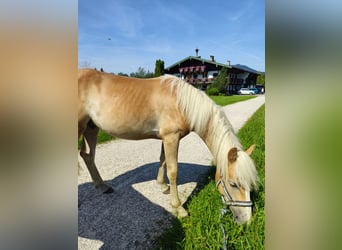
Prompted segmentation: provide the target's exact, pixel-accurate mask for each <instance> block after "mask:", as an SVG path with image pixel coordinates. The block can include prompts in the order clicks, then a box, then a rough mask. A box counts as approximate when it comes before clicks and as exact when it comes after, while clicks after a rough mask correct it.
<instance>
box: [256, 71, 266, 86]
mask: <svg viewBox="0 0 342 250" xmlns="http://www.w3.org/2000/svg"><path fill="white" fill-rule="evenodd" d="M256 84H258V85H265V74H262V73H259V74H258V77H257V79H256Z"/></svg>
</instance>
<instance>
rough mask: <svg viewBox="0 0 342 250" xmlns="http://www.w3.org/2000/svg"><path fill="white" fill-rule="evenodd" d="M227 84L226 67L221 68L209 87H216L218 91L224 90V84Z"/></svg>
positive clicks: (223, 91)
mask: <svg viewBox="0 0 342 250" xmlns="http://www.w3.org/2000/svg"><path fill="white" fill-rule="evenodd" d="M228 84H229V79H228V72H227V68H222V69H221V70H220V73H219V74H218V76H217V77H216V78H215V80H214V82H213V83H212V84H211V86H210V88H211V87H213V88H217V89H218V91H219V93H225V92H226V86H227V85H228Z"/></svg>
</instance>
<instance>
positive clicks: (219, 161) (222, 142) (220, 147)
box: [162, 75, 257, 189]
mask: <svg viewBox="0 0 342 250" xmlns="http://www.w3.org/2000/svg"><path fill="white" fill-rule="evenodd" d="M162 83H168V84H169V85H170V91H171V93H174V92H175V91H176V94H177V102H178V106H179V108H180V110H181V112H182V113H183V115H184V116H185V117H186V120H187V122H188V123H189V126H190V130H191V131H194V132H196V133H197V134H198V135H199V136H200V137H201V138H202V139H203V140H204V141H205V142H206V144H207V146H208V148H209V149H210V151H211V153H212V154H213V156H214V160H215V162H216V165H217V168H218V170H219V171H220V172H221V173H222V175H223V176H225V177H226V178H228V168H227V166H228V151H229V150H230V149H231V148H233V147H236V148H237V149H238V158H237V161H236V166H235V171H234V173H235V176H236V178H237V179H238V180H239V182H240V184H241V185H242V186H243V187H245V188H247V189H252V187H253V186H254V187H256V184H257V172H256V169H255V166H254V163H253V161H252V159H251V158H250V157H249V155H248V154H247V153H246V152H244V151H242V145H241V143H240V141H239V139H238V138H237V136H236V135H235V133H234V130H233V127H232V125H231V124H230V122H229V121H228V119H227V117H226V115H225V114H224V112H223V111H222V109H221V108H220V107H218V106H217V105H216V104H215V103H214V102H213V101H212V100H211V99H210V98H208V96H207V95H206V94H205V93H204V92H203V91H200V90H198V89H196V88H194V87H192V86H191V85H190V84H188V83H186V82H185V81H183V80H181V79H180V78H178V77H173V76H168V75H167V76H164V77H163V78H162ZM225 181H226V182H228V179H226V180H225Z"/></svg>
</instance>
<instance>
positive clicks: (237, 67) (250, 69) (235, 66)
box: [232, 64, 262, 75]
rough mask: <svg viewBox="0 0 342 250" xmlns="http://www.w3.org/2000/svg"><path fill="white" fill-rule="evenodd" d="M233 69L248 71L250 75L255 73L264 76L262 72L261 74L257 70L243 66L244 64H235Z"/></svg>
mask: <svg viewBox="0 0 342 250" xmlns="http://www.w3.org/2000/svg"><path fill="white" fill-rule="evenodd" d="M232 67H233V68H235V69H240V70H243V71H247V72H250V73H254V74H258V75H259V74H262V72H259V71H257V70H255V69H252V68H250V67H248V66H246V65H242V64H235V65H232Z"/></svg>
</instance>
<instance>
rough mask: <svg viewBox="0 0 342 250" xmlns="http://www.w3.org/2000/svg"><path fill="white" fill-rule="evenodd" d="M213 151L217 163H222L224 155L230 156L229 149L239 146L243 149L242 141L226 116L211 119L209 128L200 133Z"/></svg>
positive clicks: (225, 156)
mask: <svg viewBox="0 0 342 250" xmlns="http://www.w3.org/2000/svg"><path fill="white" fill-rule="evenodd" d="M199 136H200V137H201V138H202V140H203V141H204V142H205V144H206V145H207V146H208V148H209V150H210V152H211V153H212V155H213V157H214V160H215V163H216V164H220V163H221V162H222V159H223V158H222V157H224V158H227V157H228V151H229V149H231V148H233V147H237V148H238V149H241V148H242V146H241V143H240V141H239V139H238V138H237V136H236V135H235V132H234V130H233V128H232V126H231V124H230V123H229V121H228V120H227V119H226V118H222V117H220V119H210V121H209V122H208V124H207V130H206V131H204V133H203V134H199Z"/></svg>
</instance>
